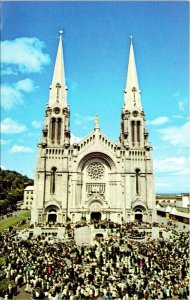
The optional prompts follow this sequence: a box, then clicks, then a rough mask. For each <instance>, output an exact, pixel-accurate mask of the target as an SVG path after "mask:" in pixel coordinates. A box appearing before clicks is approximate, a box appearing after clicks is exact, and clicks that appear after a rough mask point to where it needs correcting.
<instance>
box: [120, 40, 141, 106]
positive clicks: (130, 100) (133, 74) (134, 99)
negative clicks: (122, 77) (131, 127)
mask: <svg viewBox="0 0 190 300" xmlns="http://www.w3.org/2000/svg"><path fill="white" fill-rule="evenodd" d="M132 38H133V37H132V36H130V39H131V42H130V50H129V61H128V70H127V81H126V88H125V91H124V92H125V96H124V98H125V103H124V104H125V109H131V108H133V107H136V108H139V109H142V107H141V97H140V90H139V84H138V77H137V70H136V63H135V55H134V49H133V42H132Z"/></svg>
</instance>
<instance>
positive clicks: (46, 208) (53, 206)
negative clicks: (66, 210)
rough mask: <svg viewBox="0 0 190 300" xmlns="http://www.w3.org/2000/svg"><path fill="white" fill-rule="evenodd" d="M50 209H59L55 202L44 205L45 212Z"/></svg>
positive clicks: (56, 210)
mask: <svg viewBox="0 0 190 300" xmlns="http://www.w3.org/2000/svg"><path fill="white" fill-rule="evenodd" d="M50 211H55V212H58V211H59V207H58V206H57V205H55V204H50V203H49V204H48V205H47V206H46V207H45V213H47V212H50Z"/></svg>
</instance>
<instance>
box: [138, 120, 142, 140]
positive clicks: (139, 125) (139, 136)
mask: <svg viewBox="0 0 190 300" xmlns="http://www.w3.org/2000/svg"><path fill="white" fill-rule="evenodd" d="M140 141H141V122H140V121H137V143H140Z"/></svg>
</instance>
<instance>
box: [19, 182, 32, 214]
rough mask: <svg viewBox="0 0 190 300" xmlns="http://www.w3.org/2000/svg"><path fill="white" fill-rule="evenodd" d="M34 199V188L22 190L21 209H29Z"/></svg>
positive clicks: (29, 187)
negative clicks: (22, 201)
mask: <svg viewBox="0 0 190 300" xmlns="http://www.w3.org/2000/svg"><path fill="white" fill-rule="evenodd" d="M33 197H34V186H31V185H29V186H27V187H26V188H25V189H24V203H23V205H22V207H21V208H22V209H31V208H32V204H33Z"/></svg>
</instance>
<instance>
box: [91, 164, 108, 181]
mask: <svg viewBox="0 0 190 300" xmlns="http://www.w3.org/2000/svg"><path fill="white" fill-rule="evenodd" d="M87 172H88V176H90V178H92V179H95V180H96V179H100V178H102V177H103V176H104V166H103V165H102V164H101V163H99V162H95V163H92V164H90V165H89V166H88V168H87Z"/></svg>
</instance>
